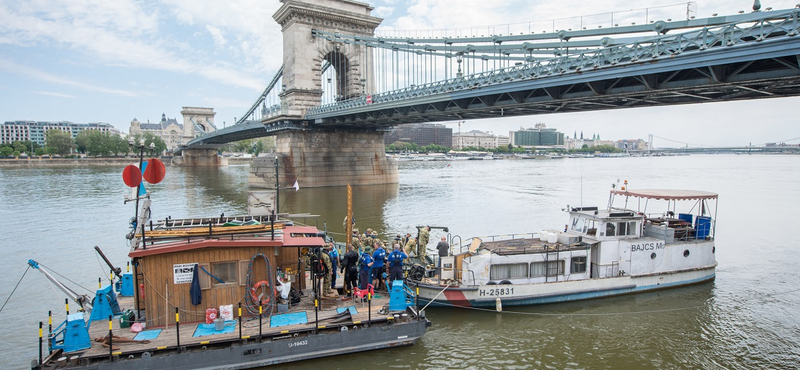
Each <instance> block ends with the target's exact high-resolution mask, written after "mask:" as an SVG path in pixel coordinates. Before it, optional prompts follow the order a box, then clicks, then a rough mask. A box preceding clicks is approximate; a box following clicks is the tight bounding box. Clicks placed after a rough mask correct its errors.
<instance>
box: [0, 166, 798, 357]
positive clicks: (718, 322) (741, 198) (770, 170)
mask: <svg viewBox="0 0 800 370" xmlns="http://www.w3.org/2000/svg"><path fill="white" fill-rule="evenodd" d="M121 171H122V168H109V167H87V168H78V167H70V168H21V169H16V168H15V169H10V168H0V184H2V185H0V236H2V239H0V250H1V251H3V256H2V258H0V266H1V267H2V272H3V273H2V275H0V300H1V301H2V302H5V301H6V299H7V298H8V297H9V294H10V293H11V292H12V290H13V289H14V287H15V285H16V284H17V282H18V281H20V277H21V276H23V274H24V273H26V268H27V261H28V259H30V258H32V259H35V260H37V261H38V262H40V263H42V264H43V265H45V266H47V267H49V268H50V269H52V270H54V271H57V272H58V273H60V274H62V275H63V276H64V278H63V279H62V281H64V282H66V283H67V284H68V285H70V286H73V287H75V288H77V289H78V290H79V291H80V292H85V291H84V290H83V289H79V288H78V286H76V285H79V286H82V287H86V288H87V289H88V290H91V291H92V292H93V290H94V289H96V287H97V279H98V277H101V276H105V275H106V273H107V271H108V269H107V267H105V266H104V265H103V264H102V263H101V262H100V260H99V258H98V257H97V256H96V253H95V252H94V249H93V247H94V246H95V245H97V246H100V247H101V248H102V249H103V251H105V253H106V254H107V255H108V256H109V258H110V259H112V261H113V262H114V263H116V264H118V265H123V266H124V263H125V261H126V253H127V250H128V246H127V245H126V243H125V239H124V234H125V233H126V232H127V231H128V230H127V224H128V220H129V219H130V218H131V217H132V216H133V213H134V208H133V205H132V204H127V205H126V204H123V196H124V194H125V192H126V190H125V187H124V184H123V183H122V178H121ZM247 175H248V166H230V167H225V168H220V169H205V168H202V169H201V168H174V167H173V168H167V176H166V178H165V180H164V181H163V182H162V183H160V184H157V185H151V186H149V187H148V189H149V191H150V192H151V194H152V199H153V205H152V211H153V215H154V217H155V218H158V219H163V218H165V217H167V216H172V217H173V218H176V217H186V216H191V215H193V216H200V215H202V216H217V215H219V214H221V213H225V214H226V215H234V214H240V213H243V212H244V211H245V210H246V204H245V202H246V194H247V191H248V189H247ZM624 180H628V182H629V186H630V188H632V189H635V188H640V189H641V188H682V189H694V190H706V191H712V192H716V193H719V209H718V223H717V228H716V233H717V249H716V251H717V253H716V257H717V262H718V263H719V266H718V268H717V278H716V280H715V281H714V282H711V283H706V284H702V285H697V286H692V287H687V288H678V289H672V290H664V291H659V292H655V293H645V294H638V295H630V296H622V297H614V298H607V299H598V300H592V301H584V302H575V303H566V304H552V305H546V306H534V307H506V309H505V310H504V312H503V313H502V314H499V313H495V312H491V311H490V312H482V311H471V310H465V309H444V308H429V309H428V317H429V318H430V319H431V321H432V322H433V326H432V327H431V328H430V330H429V331H428V333H427V334H426V335H425V336H424V337H423V338H422V339H421V341H420V342H419V343H418V344H416V345H414V346H412V347H406V348H395V349H389V350H380V351H373V352H366V353H361V354H353V355H347V356H340V357H335V358H328V359H320V360H313V361H306V362H301V363H296V364H287V365H282V366H278V367H277V368H279V369H284V368H285V369H289V368H292V369H318V368H326V369H329V368H339V369H376V368H384V369H385V368H393V369H398V368H407V369H438V368H451V369H545V368H550V369H766V368H770V369H787V368H798V366H800V365H798V364H800V315H798V314H799V313H800V309H798V307H800V274H798V273H797V271H798V268H800V267H798V264H799V263H800V248H798V245H800V233H795V231H797V227H796V226H794V224H793V222H794V221H792V219H793V216H792V215H793V214H794V213H795V211H796V209H795V207H798V205H800V185H798V184H800V156H781V155H774V156H767V155H752V156H747V155H742V156H734V155H716V156H710V155H698V156H683V157H656V158H579V159H576V158H570V159H557V160H516V161H512V160H495V161H454V162H403V163H400V183H399V184H395V185H387V186H370V187H355V188H354V191H353V193H354V209H355V219H356V226H357V227H358V228H360V229H361V230H362V231H363V230H365V229H366V228H367V227H371V228H373V229H377V230H379V231H380V232H382V233H384V235H394V234H398V233H403V234H405V233H406V232H413V231H414V226H416V225H436V226H447V227H449V228H450V233H452V234H453V235H458V236H460V237H461V238H462V239H464V240H466V239H467V238H469V237H471V236H487V235H498V234H510V233H525V232H535V231H538V230H541V229H558V228H561V227H563V225H564V224H565V223H566V220H567V214H566V213H564V212H562V208H565V207H566V206H567V205H568V204H569V205H571V206H579V205H584V206H599V207H605V206H606V205H607V203H608V191H609V190H610V188H611V185H612V184H613V183H616V182H617V181H624ZM299 185H300V190H299V191H295V190H294V189H290V190H284V191H282V192H281V212H289V213H300V212H308V213H311V214H317V215H321V216H320V217H319V218H317V219H306V220H299V221H303V222H306V223H309V224H312V225H318V226H319V227H323V226H324V225H327V227H328V229H329V230H330V231H332V232H334V233H341V232H342V220H343V218H344V215H345V208H346V197H347V196H346V189H345V188H318V189H311V188H303V179H299ZM441 235H442V234H441V231H434V232H433V233H432V236H431V240H432V241H436V240H438V238H439V237H440V236H441ZM434 245H435V242H432V243H431V245H430V248H431V249H432V247H433V246H434ZM67 279H69V280H71V281H72V282H70V281H69V280H67ZM64 298H65V296H64V294H63V293H61V291H59V290H57V289H55V288H54V287H53V286H52V284H50V283H49V282H48V281H47V280H46V279H45V277H44V276H43V275H42V274H40V273H39V272H37V271H34V270H30V271H27V273H26V275H25V276H24V278H22V280H21V283H20V284H19V287H18V288H17V289H16V292H15V293H14V295H13V296H12V297H11V299H10V300H9V302H8V304H7V305H6V306H5V308H4V309H3V310H2V312H0V339H2V340H0V361H1V362H2V366H0V367H2V368H9V369H23V368H28V367H29V365H30V361H31V360H32V359H34V358H36V357H37V355H38V350H37V348H38V345H37V341H38V322H39V321H44V322H45V326H46V322H47V311H48V310H53V312H54V316H55V320H54V321H55V322H57V323H58V322H61V321H62V320H63V318H64V313H63V311H64V307H63V304H64ZM71 307H74V304H73V305H71ZM72 310H73V311H74V310H75V308H72ZM45 332H46V329H45Z"/></svg>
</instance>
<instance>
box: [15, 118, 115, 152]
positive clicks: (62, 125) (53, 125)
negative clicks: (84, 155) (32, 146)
mask: <svg viewBox="0 0 800 370" xmlns="http://www.w3.org/2000/svg"><path fill="white" fill-rule="evenodd" d="M50 130H59V131H62V132H67V133H69V134H70V135H72V138H73V139H74V138H76V137H78V134H79V133H81V131H84V130H97V131H100V132H106V133H109V134H111V135H122V133H121V132H120V131H119V130H117V129H116V128H114V126H111V125H110V124H108V123H103V122H95V123H72V122H69V121H58V122H53V121H6V122H4V123H3V124H2V125H0V144H10V143H13V142H15V141H31V142H34V143H36V144H38V145H39V146H42V147H43V146H45V139H46V135H47V131H50Z"/></svg>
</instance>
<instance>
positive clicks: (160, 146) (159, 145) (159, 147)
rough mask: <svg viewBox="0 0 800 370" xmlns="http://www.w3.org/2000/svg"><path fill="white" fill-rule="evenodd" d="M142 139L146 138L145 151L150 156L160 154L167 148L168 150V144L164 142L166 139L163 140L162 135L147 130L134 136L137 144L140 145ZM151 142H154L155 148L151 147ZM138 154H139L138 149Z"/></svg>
mask: <svg viewBox="0 0 800 370" xmlns="http://www.w3.org/2000/svg"><path fill="white" fill-rule="evenodd" d="M142 139H144V152H145V154H147V156H149V157H155V156H158V155H159V154H160V153H163V152H164V151H165V150H167V144H166V143H164V140H161V138H160V137H158V136H156V135H153V134H152V133H150V132H145V133H144V135H142V134H136V135H135V136H134V137H133V142H134V143H136V145H140V143H141V142H142ZM151 143H152V144H154V147H155V148H153V149H150V144H151ZM136 154H138V149H137V153H136Z"/></svg>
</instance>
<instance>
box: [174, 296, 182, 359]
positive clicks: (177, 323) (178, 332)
mask: <svg viewBox="0 0 800 370" xmlns="http://www.w3.org/2000/svg"><path fill="white" fill-rule="evenodd" d="M175 337H176V338H178V340H177V342H176V343H177V346H178V348H177V349H178V353H181V318H180V315H179V314H178V307H175Z"/></svg>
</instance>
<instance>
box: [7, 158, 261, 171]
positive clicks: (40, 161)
mask: <svg viewBox="0 0 800 370" xmlns="http://www.w3.org/2000/svg"><path fill="white" fill-rule="evenodd" d="M160 159H161V161H162V162H164V165H165V166H171V165H172V157H171V156H163V157H161V158H160ZM252 161H253V158H238V157H229V158H228V164H229V165H231V164H237V165H239V164H247V163H250V162H252ZM129 164H133V165H138V164H139V158H138V157H120V158H41V157H28V158H2V159H0V168H24V167H81V166H108V167H125V166H127V165H129Z"/></svg>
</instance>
